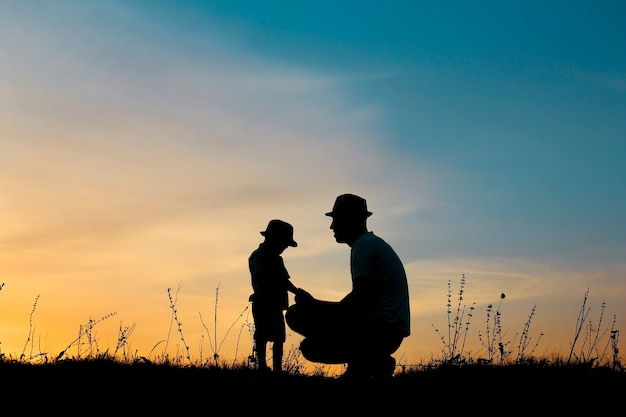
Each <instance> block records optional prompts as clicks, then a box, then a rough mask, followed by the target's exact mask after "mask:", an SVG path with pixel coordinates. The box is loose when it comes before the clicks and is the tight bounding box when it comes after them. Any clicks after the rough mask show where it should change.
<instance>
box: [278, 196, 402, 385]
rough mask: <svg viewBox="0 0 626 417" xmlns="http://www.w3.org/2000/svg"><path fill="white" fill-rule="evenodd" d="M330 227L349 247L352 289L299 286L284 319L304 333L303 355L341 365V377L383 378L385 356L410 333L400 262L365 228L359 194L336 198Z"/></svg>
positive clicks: (388, 368) (390, 369)
mask: <svg viewBox="0 0 626 417" xmlns="http://www.w3.org/2000/svg"><path fill="white" fill-rule="evenodd" d="M326 215H327V216H329V217H332V222H331V224H330V228H331V229H332V230H333V232H334V236H335V240H336V241H337V243H345V244H347V245H348V246H349V247H350V248H351V250H350V274H351V277H352V290H351V291H350V292H349V293H348V294H347V295H346V296H345V297H344V298H343V299H341V300H340V301H322V300H318V299H315V298H314V297H313V296H312V295H311V294H309V293H308V292H306V291H304V290H299V293H298V294H296V297H295V301H296V303H295V304H294V305H292V306H291V307H289V309H288V310H287V313H286V320H287V324H288V325H289V326H290V327H291V329H293V330H294V331H296V332H298V333H300V334H301V335H303V336H304V339H303V340H302V341H301V343H300V352H301V353H302V356H304V358H305V359H307V360H309V361H312V362H319V363H326V364H342V363H345V364H347V370H346V372H345V373H344V375H342V378H345V379H355V380H363V379H369V378H379V379H380V378H387V377H390V376H392V375H393V373H394V370H395V366H396V361H395V359H394V358H393V356H391V355H392V354H393V353H394V352H396V350H397V349H398V348H399V347H400V344H401V343H402V341H403V340H404V338H405V337H407V336H409V334H410V311H409V289H408V283H407V276H406V272H405V270H404V266H403V264H402V261H401V260H400V258H399V257H398V255H397V254H396V252H395V251H394V250H393V249H392V247H391V246H390V245H389V244H388V243H387V242H385V241H384V240H383V239H381V238H380V237H378V236H376V235H375V234H374V233H373V232H371V231H368V229H367V225H366V222H367V218H368V217H369V216H371V215H372V213H371V212H370V211H368V209H367V203H366V201H365V199H363V198H361V197H359V196H356V195H354V194H343V195H340V196H339V197H337V199H336V201H335V205H334V207H333V210H332V211H331V212H328V213H326Z"/></svg>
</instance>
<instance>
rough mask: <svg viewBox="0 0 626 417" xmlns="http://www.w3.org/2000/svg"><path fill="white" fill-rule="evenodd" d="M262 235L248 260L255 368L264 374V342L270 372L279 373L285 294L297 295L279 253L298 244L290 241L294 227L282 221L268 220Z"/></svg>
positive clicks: (283, 337)
mask: <svg viewBox="0 0 626 417" xmlns="http://www.w3.org/2000/svg"><path fill="white" fill-rule="evenodd" d="M261 235H262V236H265V239H264V241H263V242H262V243H260V244H259V247H258V248H257V249H255V250H254V251H253V252H252V254H251V255H250V257H249V258H248V266H249V269H250V275H251V279H252V289H253V290H254V293H253V294H252V295H251V296H250V301H251V302H252V317H253V319H254V345H255V348H254V349H255V351H256V359H257V367H258V369H259V370H262V371H267V370H269V368H268V366H267V359H266V349H267V343H268V342H273V346H272V354H273V359H272V369H273V370H274V371H275V372H280V371H281V370H282V359H283V345H284V343H285V337H286V333H285V316H284V311H285V310H286V309H287V306H288V305H289V298H288V291H291V292H293V293H294V294H295V293H296V292H297V288H296V287H295V286H294V285H293V283H292V282H291V281H290V276H289V273H288V272H287V268H285V264H284V262H283V258H282V256H281V254H282V253H283V251H284V250H285V249H287V247H289V246H292V247H296V246H298V244H297V243H296V242H295V241H294V240H293V226H291V225H290V224H289V223H286V222H284V221H282V220H271V221H270V222H269V223H268V225H267V228H266V229H265V230H264V231H262V232H261Z"/></svg>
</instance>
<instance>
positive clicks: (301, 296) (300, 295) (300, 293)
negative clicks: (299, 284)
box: [295, 288, 315, 304]
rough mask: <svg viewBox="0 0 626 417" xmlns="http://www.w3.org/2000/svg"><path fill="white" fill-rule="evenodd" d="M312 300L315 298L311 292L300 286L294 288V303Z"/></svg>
mask: <svg viewBox="0 0 626 417" xmlns="http://www.w3.org/2000/svg"><path fill="white" fill-rule="evenodd" d="M313 300H315V298H313V296H312V295H311V294H309V293H308V292H306V291H305V290H303V289H302V288H298V289H297V290H296V296H295V301H296V304H305V303H310V302H311V301H313Z"/></svg>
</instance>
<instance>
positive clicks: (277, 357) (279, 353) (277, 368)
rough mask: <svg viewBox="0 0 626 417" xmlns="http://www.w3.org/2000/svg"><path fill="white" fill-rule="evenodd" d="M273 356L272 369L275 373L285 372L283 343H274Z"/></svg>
mask: <svg viewBox="0 0 626 417" xmlns="http://www.w3.org/2000/svg"><path fill="white" fill-rule="evenodd" d="M272 355H273V358H272V368H273V370H274V372H281V371H282V370H283V367H282V364H283V344H282V343H281V342H274V345H273V346H272Z"/></svg>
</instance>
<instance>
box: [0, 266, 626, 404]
mask: <svg viewBox="0 0 626 417" xmlns="http://www.w3.org/2000/svg"><path fill="white" fill-rule="evenodd" d="M460 284H461V285H460V289H459V291H458V301H457V302H456V303H455V302H453V300H452V298H453V297H452V290H451V288H450V285H449V287H448V308H447V315H448V329H447V330H449V331H447V332H446V333H445V334H446V336H443V335H441V341H442V346H443V349H442V355H441V357H439V358H437V359H431V360H430V361H429V362H427V363H422V364H417V365H411V366H408V365H403V364H398V365H397V366H396V371H395V373H394V375H393V376H392V377H391V378H388V379H385V380H366V381H347V380H344V379H342V378H341V377H340V376H336V375H332V374H327V373H325V372H324V371H323V369H324V368H314V370H313V371H312V372H311V371H310V370H309V371H308V372H305V371H304V369H305V368H304V364H303V359H302V357H301V356H300V354H299V351H298V350H297V349H295V350H292V351H289V352H286V355H285V358H284V362H283V372H282V373H278V374H277V373H273V372H260V371H258V370H256V369H255V366H254V365H255V361H254V357H250V358H248V360H247V361H246V362H245V363H225V362H222V361H220V360H215V361H203V362H201V363H196V362H194V361H193V360H192V359H191V358H190V356H189V353H188V352H189V349H187V350H186V352H187V354H186V355H187V356H186V357H176V358H168V357H164V356H156V357H150V358H147V357H144V356H134V357H129V356H128V355H120V354H119V353H120V352H124V347H125V343H126V342H127V339H128V336H129V335H130V330H132V329H121V330H120V335H119V340H118V344H117V347H116V349H115V350H114V351H113V352H105V353H102V352H99V351H98V350H97V349H94V348H93V345H94V344H96V345H97V343H96V341H95V340H94V339H93V334H92V330H93V328H94V327H95V326H96V325H97V324H98V323H99V321H97V320H96V321H93V322H90V323H88V324H87V325H85V326H84V328H82V327H81V329H83V330H82V331H81V333H80V336H79V337H78V338H77V339H76V340H75V341H72V342H71V343H70V344H69V345H68V347H67V349H65V350H64V351H62V352H60V353H59V354H56V355H50V354H45V355H42V354H37V353H36V352H35V353H36V354H32V353H30V354H25V352H22V354H20V355H7V354H4V353H2V352H0V402H1V403H2V410H3V411H2V415H17V414H26V415H39V414H43V413H46V414H47V413H52V412H54V413H61V414H62V415H83V414H91V413H94V414H98V415H100V414H111V415H120V416H126V415H142V416H143V415H148V414H156V415H168V414H174V415H182V414H183V413H185V414H187V413H200V414H211V413H235V414H236V415H240V414H242V413H248V412H264V411H269V412H279V413H281V414H289V415H291V414H293V415H312V414H322V413H323V414H325V415H345V414H348V413H350V414H351V413H355V412H363V413H368V415H369V414H380V415H384V416H390V415H392V414H394V413H403V414H405V413H409V414H422V413H429V414H434V413H437V414H443V415H450V414H457V413H468V412H482V413H484V414H486V415H491V414H496V415H497V414H502V413H515V414H522V415H523V414H531V415H535V414H540V415H548V414H553V413H554V414H557V415H562V414H563V413H573V414H575V415H585V414H588V415H593V416H595V415H599V414H602V413H609V412H610V413H622V412H623V411H622V412H620V411H619V410H620V409H623V408H624V405H623V395H624V393H625V392H626V370H625V367H624V366H623V364H622V361H621V356H620V352H619V349H618V340H619V330H617V329H616V328H615V320H613V322H612V324H611V325H610V326H605V325H602V317H600V320H598V322H596V323H597V324H596V327H594V328H593V330H594V331H591V330H592V329H591V325H590V323H589V319H588V311H589V309H588V307H587V306H586V301H587V295H585V297H584V299H583V303H582V306H581V310H580V314H579V317H578V319H577V327H576V328H577V332H576V334H575V336H574V340H573V341H572V343H571V350H570V351H569V352H568V353H567V354H565V355H564V356H563V357H552V358H541V357H537V356H536V355H535V354H534V349H533V345H531V344H530V343H528V342H527V340H528V339H527V334H526V332H527V329H528V327H530V322H531V320H532V317H533V313H534V312H531V313H530V314H529V317H528V321H527V323H526V326H525V328H524V330H523V331H522V333H521V334H520V335H519V339H518V340H517V341H515V343H513V341H511V340H505V339H504V338H503V336H502V335H503V332H502V329H501V325H500V324H501V321H500V313H499V311H500V307H499V306H491V305H490V306H488V310H487V313H488V323H489V324H488V327H487V330H486V331H485V332H484V338H482V339H481V341H482V343H483V347H484V351H483V353H482V354H481V356H480V357H478V358H474V357H471V356H469V355H468V354H467V353H466V352H465V351H464V338H465V336H466V334H467V331H468V328H469V326H470V322H469V319H468V312H467V311H466V310H465V308H464V306H462V305H461V300H462V298H463V290H464V284H465V278H464V277H463V278H462V279H461V283H460ZM0 289H2V286H1V285H0ZM504 298H505V296H504V294H502V297H501V301H502V300H504ZM455 305H456V307H455ZM35 307H36V303H35V306H34V307H33V311H34V310H35ZM171 307H172V311H175V308H174V307H175V303H172V305H171ZM106 318H107V317H103V318H102V319H101V320H105V319H106ZM172 320H173V323H174V324H178V322H177V318H176V316H175V314H174V315H173V319H172ZM178 328H179V329H180V326H178ZM435 331H436V332H437V333H438V334H440V333H439V330H438V329H435ZM180 336H181V339H182V340H183V343H184V344H185V345H186V342H185V341H184V337H183V334H182V331H180ZM535 343H536V342H535ZM29 345H30V346H31V347H32V341H31V333H30V332H29V338H28V340H27V342H26V344H25V351H26V350H27V349H26V347H27V346H29ZM31 351H32V350H31Z"/></svg>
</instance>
